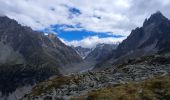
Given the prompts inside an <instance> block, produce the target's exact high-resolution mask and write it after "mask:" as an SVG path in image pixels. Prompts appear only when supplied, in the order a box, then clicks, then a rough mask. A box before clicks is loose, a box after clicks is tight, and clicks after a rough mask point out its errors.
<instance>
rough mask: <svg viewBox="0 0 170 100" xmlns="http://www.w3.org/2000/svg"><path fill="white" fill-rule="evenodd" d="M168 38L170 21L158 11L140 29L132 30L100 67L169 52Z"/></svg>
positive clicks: (169, 41)
mask: <svg viewBox="0 0 170 100" xmlns="http://www.w3.org/2000/svg"><path fill="white" fill-rule="evenodd" d="M169 38H170V21H169V20H168V19H167V18H166V17H165V16H163V15H162V13H161V12H159V11H158V12H156V13H154V14H152V15H151V17H150V18H149V19H146V20H145V22H144V24H143V26H142V27H140V28H136V29H135V30H132V32H131V34H130V35H129V36H128V37H127V39H125V40H124V41H123V42H122V43H120V45H119V46H118V47H117V49H116V50H115V51H113V53H112V56H110V57H109V58H107V59H108V60H107V61H105V62H103V64H100V66H105V65H106V64H107V65H108V63H110V64H113V63H121V62H122V61H124V60H127V59H133V58H136V57H140V56H144V55H151V54H155V53H166V52H169V51H170V39H169Z"/></svg>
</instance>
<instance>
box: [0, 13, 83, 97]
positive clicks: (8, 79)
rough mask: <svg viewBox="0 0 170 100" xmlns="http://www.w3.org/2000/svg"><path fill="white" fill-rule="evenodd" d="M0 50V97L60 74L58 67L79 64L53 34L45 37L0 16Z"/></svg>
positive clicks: (73, 54)
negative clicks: (0, 93) (0, 94)
mask: <svg viewBox="0 0 170 100" xmlns="http://www.w3.org/2000/svg"><path fill="white" fill-rule="evenodd" d="M0 48H1V49H0V75H1V77H0V91H1V92H2V94H8V93H10V92H13V91H15V89H16V88H17V87H22V86H24V85H26V84H28V85H29V84H31V85H33V84H35V83H36V82H39V81H42V80H45V79H47V78H48V77H50V76H52V75H59V74H62V72H61V71H60V69H62V66H66V65H69V64H71V63H77V62H81V61H82V59H81V58H80V56H79V55H77V53H76V52H75V51H74V50H73V49H72V48H71V47H68V46H66V45H65V44H63V43H62V42H61V41H60V40H59V39H58V38H57V37H56V36H55V35H53V34H50V35H49V36H45V35H44V34H43V33H40V32H36V31H33V30H32V29H30V28H29V27H24V26H21V25H20V24H18V23H17V22H16V21H15V20H12V19H9V18H8V17H5V16H3V17H2V16H1V17H0ZM70 67H71V66H70Z"/></svg>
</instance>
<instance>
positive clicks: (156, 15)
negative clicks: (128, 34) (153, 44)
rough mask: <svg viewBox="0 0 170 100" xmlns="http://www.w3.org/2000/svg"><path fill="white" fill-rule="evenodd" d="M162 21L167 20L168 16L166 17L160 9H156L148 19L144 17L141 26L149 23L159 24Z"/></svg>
mask: <svg viewBox="0 0 170 100" xmlns="http://www.w3.org/2000/svg"><path fill="white" fill-rule="evenodd" d="M164 21H168V18H166V17H165V16H164V15H163V14H162V13H161V12H160V11H157V12H156V13H154V14H152V15H151V16H150V18H149V19H145V22H144V24H143V26H144V27H145V26H148V25H150V24H159V23H161V22H164Z"/></svg>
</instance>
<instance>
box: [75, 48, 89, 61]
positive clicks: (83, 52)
mask: <svg viewBox="0 0 170 100" xmlns="http://www.w3.org/2000/svg"><path fill="white" fill-rule="evenodd" d="M72 48H73V49H74V50H75V51H77V53H78V54H79V55H80V56H81V57H82V58H83V59H85V58H86V57H87V55H88V54H89V53H90V52H91V51H92V49H91V48H83V47H81V46H78V47H72Z"/></svg>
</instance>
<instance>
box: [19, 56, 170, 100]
mask: <svg viewBox="0 0 170 100" xmlns="http://www.w3.org/2000/svg"><path fill="white" fill-rule="evenodd" d="M161 59H164V60H162V61H160V60H161ZM169 62H170V56H169V54H166V55H153V56H147V57H142V58H139V59H134V60H131V61H129V62H124V63H122V64H121V65H117V66H114V67H112V68H109V69H105V70H103V71H100V72H91V71H90V72H85V73H82V74H72V75H68V76H62V77H55V78H53V79H50V80H48V81H46V82H42V83H41V84H39V85H37V86H35V87H34V88H33V90H32V92H31V93H29V94H27V95H25V96H24V97H23V98H22V99H23V100H43V99H47V98H48V99H49V100H53V99H59V100H69V99H70V98H72V97H77V96H80V95H85V94H86V93H88V92H89V91H92V90H96V89H100V88H103V87H108V86H114V85H119V84H126V83H128V82H129V81H135V82H140V81H142V80H146V79H149V78H152V77H154V76H157V75H158V76H160V75H167V74H170V63H169ZM165 63H166V64H165Z"/></svg>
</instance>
